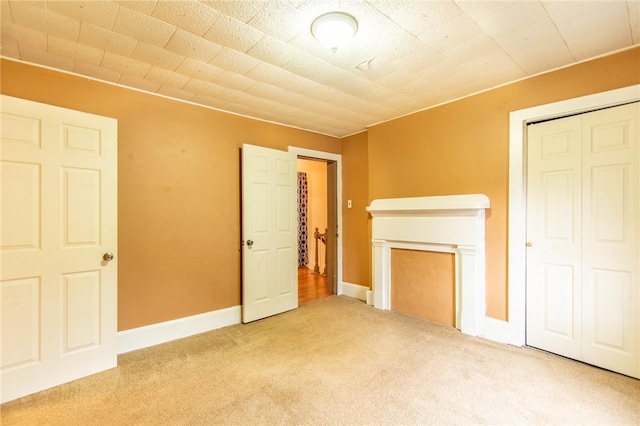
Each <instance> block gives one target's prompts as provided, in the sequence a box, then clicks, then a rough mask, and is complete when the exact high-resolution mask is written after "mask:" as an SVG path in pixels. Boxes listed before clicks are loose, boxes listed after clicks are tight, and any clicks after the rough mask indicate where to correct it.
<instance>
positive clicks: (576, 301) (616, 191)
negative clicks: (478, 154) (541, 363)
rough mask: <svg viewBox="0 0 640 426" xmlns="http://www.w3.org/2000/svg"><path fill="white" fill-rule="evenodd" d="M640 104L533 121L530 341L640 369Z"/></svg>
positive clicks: (632, 371) (639, 372) (624, 369)
mask: <svg viewBox="0 0 640 426" xmlns="http://www.w3.org/2000/svg"><path fill="white" fill-rule="evenodd" d="M638 117H640V108H639V104H638V103H635V104H631V105H625V106H621V107H616V108H610V109H606V110H602V111H596V112H592V113H588V114H583V115H580V116H574V117H569V118H565V119H559V120H553V121H549V122H545V123H540V124H535V125H531V126H529V129H528V158H527V160H528V172H527V240H528V249H527V344H528V345H530V346H535V347H538V348H541V349H544V350H548V351H551V352H554V353H557V354H560V355H563V356H567V357H570V358H574V359H577V360H581V361H584V362H588V363H591V364H594V365H597V366H600V367H604V368H607V369H610V370H614V371H617V372H620V373H623V374H628V375H631V376H634V377H639V376H640V356H639V354H638V352H639V345H640V341H639V338H638V336H639V334H640V330H639V328H640V317H639V311H640V308H639V305H640V293H639V278H638V277H639V271H638V263H639V259H640V250H639V245H640V244H639V241H638V234H639V233H640V226H639V222H640V210H639V208H638V205H639V201H638V200H639V198H640V197H639V196H640V188H639V184H638V180H639V176H638V164H639V162H640V158H639V157H640V153H639V152H640V151H639V149H638V139H639V136H638Z"/></svg>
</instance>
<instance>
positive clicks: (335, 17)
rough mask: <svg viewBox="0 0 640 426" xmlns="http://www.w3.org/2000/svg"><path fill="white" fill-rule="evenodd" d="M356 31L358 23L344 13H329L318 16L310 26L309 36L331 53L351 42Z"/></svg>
mask: <svg viewBox="0 0 640 426" xmlns="http://www.w3.org/2000/svg"><path fill="white" fill-rule="evenodd" d="M356 31H358V21H356V18H354V17H353V16H351V15H349V14H347V13H344V12H329V13H325V14H324V15H320V16H318V17H317V18H316V19H315V20H314V21H313V23H312V24H311V34H313V36H314V37H315V38H316V40H318V42H320V44H321V45H323V46H324V47H326V48H327V49H331V50H332V51H333V52H335V51H337V50H338V49H339V48H342V47H344V46H346V45H347V43H349V41H351V39H352V38H353V36H354V35H355V34H356Z"/></svg>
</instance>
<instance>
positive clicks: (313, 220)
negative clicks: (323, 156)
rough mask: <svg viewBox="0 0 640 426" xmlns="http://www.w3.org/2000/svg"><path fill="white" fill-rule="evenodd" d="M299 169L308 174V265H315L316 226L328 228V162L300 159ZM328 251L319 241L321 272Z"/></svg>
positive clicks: (319, 230)
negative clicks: (314, 235)
mask: <svg viewBox="0 0 640 426" xmlns="http://www.w3.org/2000/svg"><path fill="white" fill-rule="evenodd" d="M298 171H299V172H305V173H306V174H307V190H308V196H309V205H308V208H307V218H308V221H307V225H308V228H309V229H308V230H307V235H308V236H309V238H308V244H309V263H308V264H307V267H308V268H310V269H313V268H314V266H315V255H316V247H315V246H316V243H315V239H314V237H313V233H314V232H315V229H316V227H317V228H319V229H318V232H320V233H323V232H324V230H325V229H326V228H327V163H326V162H325V161H317V160H300V159H299V160H298ZM326 255H327V252H326V250H325V245H324V244H322V242H321V241H318V265H319V268H320V272H324V266H325V263H326Z"/></svg>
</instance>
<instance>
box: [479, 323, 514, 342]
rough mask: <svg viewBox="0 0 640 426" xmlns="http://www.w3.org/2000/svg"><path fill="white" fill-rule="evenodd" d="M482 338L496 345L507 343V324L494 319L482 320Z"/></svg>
mask: <svg viewBox="0 0 640 426" xmlns="http://www.w3.org/2000/svg"><path fill="white" fill-rule="evenodd" d="M484 338H485V339H489V340H493V341H494V342H498V343H509V323H508V322H507V321H502V320H497V319H495V318H490V317H485V318H484Z"/></svg>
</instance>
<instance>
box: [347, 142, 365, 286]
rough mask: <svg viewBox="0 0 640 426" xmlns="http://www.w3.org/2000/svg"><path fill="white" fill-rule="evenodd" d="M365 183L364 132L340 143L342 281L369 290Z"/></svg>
mask: <svg viewBox="0 0 640 426" xmlns="http://www.w3.org/2000/svg"><path fill="white" fill-rule="evenodd" d="M368 181H369V162H368V147H367V132H362V133H358V134H357V135H353V136H349V137H347V138H344V139H343V140H342V249H343V262H342V263H343V272H342V280H343V281H345V282H347V283H351V284H358V285H363V286H367V287H371V233H370V225H369V213H368V212H367V211H366V210H365V208H366V207H367V206H368V205H369V197H368V193H369V188H368ZM348 200H351V202H352V207H351V208H348V207H347V201H348Z"/></svg>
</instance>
